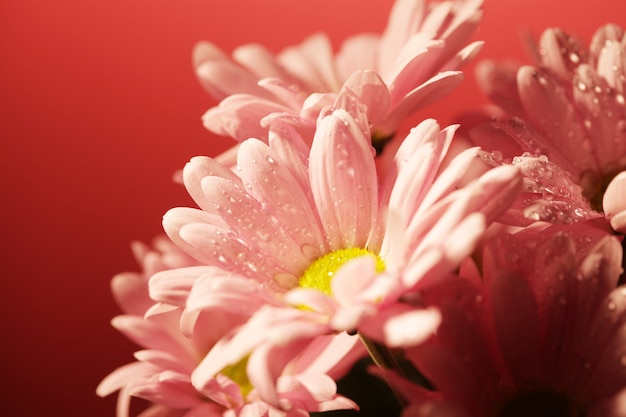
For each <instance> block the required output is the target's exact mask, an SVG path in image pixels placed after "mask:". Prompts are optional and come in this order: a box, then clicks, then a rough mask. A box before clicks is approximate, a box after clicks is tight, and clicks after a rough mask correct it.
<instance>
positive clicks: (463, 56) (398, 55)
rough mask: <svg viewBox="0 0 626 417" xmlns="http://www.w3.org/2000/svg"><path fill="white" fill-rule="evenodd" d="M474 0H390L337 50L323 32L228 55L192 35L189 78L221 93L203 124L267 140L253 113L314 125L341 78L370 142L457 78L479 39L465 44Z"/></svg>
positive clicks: (475, 16) (476, 8)
mask: <svg viewBox="0 0 626 417" xmlns="http://www.w3.org/2000/svg"><path fill="white" fill-rule="evenodd" d="M481 5H482V0H453V1H439V2H428V1H427V0H398V1H396V3H395V5H394V6H393V9H392V10H391V14H390V17H389V21H388V24H387V27H386V29H385V31H384V32H383V34H382V35H376V34H360V35H356V36H353V37H351V38H349V39H347V40H346V41H345V42H344V43H343V45H342V47H341V49H340V51H339V52H338V53H337V54H334V53H333V51H332V47H331V44H330V41H329V39H328V38H327V37H326V36H325V35H324V34H316V35H313V36H311V37H309V38H308V39H306V40H305V41H304V42H302V43H301V44H300V45H297V46H293V47H289V48H286V49H285V50H283V51H282V52H281V53H279V54H278V55H274V54H272V53H271V52H270V51H268V50H267V49H265V48H264V47H263V46H260V45H257V44H250V45H244V46H241V47H239V48H237V49H236V50H235V51H234V52H233V54H232V60H231V58H230V57H229V56H228V55H226V54H225V53H224V52H222V51H221V50H220V49H219V48H217V47H216V46H214V45H212V44H210V43H207V42H204V43H200V44H199V45H198V46H197V47H196V48H195V51H194V63H195V67H196V73H197V75H198V78H199V79H200V81H201V82H202V84H203V85H204V87H205V88H206V89H207V91H208V92H209V93H210V94H211V95H212V96H213V97H214V98H215V99H217V100H223V101H221V103H220V104H219V106H218V107H215V108H212V109H210V110H209V111H208V112H207V113H206V114H205V115H204V117H203V120H204V124H205V126H206V127H207V128H208V129H209V130H211V131H212V132H214V133H217V134H219V135H228V136H232V137H234V138H236V139H238V140H244V139H247V138H249V137H255V138H260V139H263V140H266V139H267V128H266V126H265V127H262V126H261V120H262V119H263V118H264V117H265V116H267V115H269V114H272V113H289V114H292V115H297V116H302V117H304V119H305V120H309V121H310V122H311V126H312V127H313V128H314V126H315V119H316V117H317V114H318V113H319V111H320V110H321V109H322V108H323V107H325V106H327V105H331V104H332V103H333V102H334V100H335V96H336V94H337V93H338V92H339V91H340V89H341V87H342V86H343V85H346V86H347V87H350V88H351V89H353V90H354V91H355V92H356V94H357V95H358V96H359V97H360V98H361V100H362V102H363V103H365V104H366V105H367V106H368V118H369V120H370V122H371V123H372V124H373V130H372V134H373V139H374V142H375V144H378V142H379V141H384V140H386V139H388V138H389V137H390V136H391V135H392V134H393V133H394V132H395V130H396V127H397V126H398V124H399V123H400V122H401V121H402V120H404V118H406V116H407V115H409V114H410V113H412V112H413V111H414V110H415V109H417V108H418V107H420V106H423V105H425V104H427V103H429V102H432V101H434V100H437V99H439V98H440V97H442V96H443V95H445V94H446V93H448V92H449V91H451V89H453V88H454V87H456V86H457V85H458V84H459V82H460V81H461V79H462V76H463V74H462V73H461V72H460V71H459V70H460V68H461V67H462V66H463V65H464V64H465V63H466V62H467V61H468V60H470V59H471V58H473V57H474V56H475V55H476V54H477V53H478V51H479V49H480V47H481V45H482V43H481V42H474V43H471V44H469V45H468V44H467V42H468V39H469V38H470V36H471V35H472V34H473V33H474V32H475V30H476V28H477V26H478V23H479V20H480V18H481V16H482V10H481ZM305 139H306V140H307V142H309V139H310V138H305Z"/></svg>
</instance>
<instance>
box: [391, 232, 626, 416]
mask: <svg viewBox="0 0 626 417" xmlns="http://www.w3.org/2000/svg"><path fill="white" fill-rule="evenodd" d="M621 261H622V248H621V245H620V241H619V239H618V238H617V237H615V236H612V235H610V234H608V233H607V232H605V231H604V230H601V229H598V228H596V227H595V226H594V225H593V224H592V223H590V222H578V223H574V224H572V225H568V226H564V225H550V226H549V227H546V226H545V225H542V226H540V227H538V225H535V226H534V227H529V228H525V229H523V230H521V231H520V232H518V233H515V234H502V235H498V236H496V237H494V238H492V239H491V240H490V241H488V243H487V244H486V245H485V250H484V254H483V262H482V264H481V270H480V271H479V269H478V268H477V266H476V265H475V264H474V263H473V261H471V260H469V259H468V260H467V261H466V262H465V263H464V265H463V266H462V267H461V270H460V277H458V276H454V277H451V279H450V280H449V281H447V282H445V283H444V284H443V285H441V286H438V287H434V288H431V289H429V290H427V291H425V293H424V299H425V300H426V302H428V303H432V305H436V306H438V307H439V308H440V310H441V314H442V324H441V326H440V327H439V329H438V330H437V333H436V335H434V336H433V337H432V338H431V339H429V340H428V341H426V342H425V343H423V344H421V345H419V346H416V347H414V348H411V349H410V350H409V351H408V352H407V356H408V357H409V358H410V359H411V360H412V361H413V363H414V364H415V365H416V366H417V368H418V369H419V370H420V371H421V372H422V373H423V374H424V375H425V376H426V377H427V378H428V380H429V381H430V382H431V383H432V384H433V385H434V386H435V387H436V389H437V391H436V392H434V393H433V392H430V393H428V392H425V391H424V390H420V389H419V388H417V387H410V386H408V385H404V388H403V389H404V391H405V392H407V393H409V392H411V393H412V395H413V398H414V399H415V400H416V401H415V402H416V403H421V402H423V401H426V402H428V401H431V402H432V401H434V402H435V403H438V404H440V406H441V407H443V409H448V408H449V409H450V410H452V409H455V410H456V411H454V412H452V411H450V414H446V415H451V416H476V417H478V416H512V415H528V416H531V415H555V416H557V415H558V416H561V415H562V416H565V415H567V416H582V415H586V416H605V415H617V414H612V412H609V411H610V410H608V409H607V407H609V408H612V409H613V410H617V408H616V406H617V405H618V404H617V403H616V402H615V401H616V399H617V398H620V397H617V396H618V395H622V397H621V398H623V394H620V392H621V391H622V390H623V389H624V387H625V386H626V347H625V346H626V339H625V338H626V332H625V329H626V287H623V286H620V287H616V286H617V283H618V280H619V277H620V274H621V273H622V272H623V271H622V267H621ZM420 397H421V398H420ZM444 405H445V406H444ZM424 409H425V410H426V409H428V407H426V408H424ZM621 409H622V412H623V407H622V408H621ZM548 410H549V412H548ZM407 415H411V416H425V415H427V414H425V413H424V412H420V407H417V406H416V407H414V408H413V409H412V411H411V412H410V413H409V412H407ZM619 415H624V414H619Z"/></svg>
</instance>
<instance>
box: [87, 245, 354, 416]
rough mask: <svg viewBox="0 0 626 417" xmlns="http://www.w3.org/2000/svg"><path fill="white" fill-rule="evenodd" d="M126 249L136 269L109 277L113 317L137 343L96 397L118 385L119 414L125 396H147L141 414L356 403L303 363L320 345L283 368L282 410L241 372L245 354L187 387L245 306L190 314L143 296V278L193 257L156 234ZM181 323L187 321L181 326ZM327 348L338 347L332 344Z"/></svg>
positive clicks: (296, 412) (298, 411)
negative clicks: (115, 308)
mask: <svg viewBox="0 0 626 417" xmlns="http://www.w3.org/2000/svg"><path fill="white" fill-rule="evenodd" d="M133 249H134V251H135V254H136V256H137V258H138V260H139V261H140V263H141V264H142V266H143V273H123V274H119V275H117V276H116V277H115V278H114V279H113V281H112V288H113V293H114V295H115V297H116V299H117V300H118V303H119V304H120V306H121V307H122V309H123V310H124V311H125V314H124V315H120V316H117V317H115V318H114V319H113V321H112V323H113V326H114V327H115V328H117V329H118V330H119V331H121V332H122V333H123V334H124V335H126V336H127V337H128V338H129V339H131V340H132V341H134V342H135V343H137V344H138V345H139V346H141V347H142V348H143V350H140V351H138V352H136V353H135V358H136V361H135V362H132V363H130V364H127V365H125V366H122V367H120V368H118V369H117V370H115V371H114V372H112V373H111V374H110V375H109V376H107V377H106V378H105V379H104V380H103V381H102V382H101V383H100V385H99V386H98V388H97V393H98V395H100V396H106V395H109V394H111V393H113V392H115V391H118V390H119V391H120V394H119V397H118V407H117V415H118V417H125V416H128V415H129V405H130V400H131V397H139V398H143V399H145V400H148V401H149V402H151V403H152V405H151V406H150V407H149V408H148V409H147V410H145V411H144V412H143V413H142V414H141V415H142V416H151V417H158V416H160V417H174V416H177V417H178V416H180V417H183V416H203V417H235V416H244V415H245V416H250V417H268V416H269V415H272V416H294V417H295V416H308V415H309V414H308V412H309V411H324V410H327V409H340V408H351V407H355V405H354V404H353V403H352V402H351V401H349V400H347V399H345V398H343V397H341V396H339V395H337V393H336V388H335V383H334V381H333V380H332V379H331V378H330V377H329V376H327V375H325V374H324V373H320V372H316V369H315V368H314V367H312V366H310V365H311V363H310V362H311V361H310V360H309V359H308V358H309V357H310V356H311V355H315V354H321V352H320V350H319V349H318V350H315V351H313V350H312V349H308V348H307V349H304V350H303V353H302V356H301V358H304V359H305V362H306V366H301V365H299V363H300V362H299V360H295V361H293V362H292V363H290V367H291V369H290V371H289V372H285V373H282V374H281V375H280V376H279V378H278V388H277V391H278V393H277V395H278V397H279V398H280V401H281V405H282V406H283V408H286V409H288V410H287V411H283V410H279V409H276V408H274V407H272V406H270V405H269V404H268V403H266V402H264V401H262V400H260V398H259V395H258V389H257V388H256V387H254V386H253V385H252V383H251V382H250V380H249V378H248V377H247V375H246V370H245V366H246V363H247V359H246V358H244V359H243V360H242V361H239V362H238V363H234V364H230V365H225V366H224V367H222V368H220V369H218V370H216V372H215V375H214V377H213V378H211V379H210V380H209V381H207V382H206V384H204V385H203V386H202V387H196V386H194V384H193V382H192V374H193V372H194V370H195V369H196V367H197V366H198V364H199V363H200V362H201V361H202V360H203V358H204V357H205V356H206V355H207V353H209V352H210V351H211V350H212V349H214V348H215V347H216V346H217V345H218V344H219V340H221V339H222V338H224V337H225V336H227V335H228V334H230V333H232V331H233V330H234V329H236V328H237V327H238V326H240V325H242V324H243V323H244V322H245V321H246V320H247V319H248V317H249V315H247V314H246V313H247V310H245V309H242V310H239V311H236V312H231V311H229V312H223V311H217V310H216V311H211V312H202V313H200V314H194V317H189V314H186V312H185V310H184V309H181V308H178V307H177V306H176V305H173V304H164V303H161V304H157V305H155V304H154V301H153V300H152V299H150V298H149V296H148V277H149V276H151V275H152V274H154V273H156V272H157V271H163V270H168V269H170V268H181V267H186V266H187V267H189V266H192V265H196V264H197V261H195V260H193V259H192V258H190V257H189V256H188V255H187V254H185V253H184V252H182V251H181V250H180V249H179V248H178V247H177V246H175V245H173V244H172V243H171V242H169V240H167V239H166V238H159V239H157V240H156V241H155V249H154V250H150V249H148V248H147V247H146V246H145V245H141V244H134V246H133ZM181 323H185V324H186V325H187V327H184V328H183V331H181V326H180V325H181ZM190 323H191V325H189V324H190ZM329 347H330V348H333V349H341V348H342V347H341V346H339V345H337V344H335V345H329Z"/></svg>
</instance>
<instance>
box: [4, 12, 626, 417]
mask: <svg viewBox="0 0 626 417" xmlns="http://www.w3.org/2000/svg"><path fill="white" fill-rule="evenodd" d="M374 3H375V7H374V6H371V5H372V4H374ZM391 3H392V1H391V0H384V1H376V2H374V1H371V2H369V3H367V6H366V5H365V4H366V2H364V1H362V0H315V1H308V0H300V1H293V2H287V1H284V0H265V1H259V0H232V1H228V2H226V1H224V2H215V1H214V2H212V1H210V0H185V1H174V0H127V1H122V0H113V1H99V2H97V1H89V0H87V1H86V0H60V1H50V0H3V1H2V2H1V3H0V103H1V106H2V108H1V111H0V140H1V141H2V142H1V143H2V149H1V150H0V160H1V165H0V170H1V171H0V174H1V175H0V186H1V191H2V194H1V195H2V197H1V198H2V200H1V204H0V214H1V215H2V217H1V219H2V224H3V226H2V229H1V233H2V235H1V240H0V242H1V243H0V245H1V246H0V260H1V261H2V262H1V263H0V265H2V273H1V281H0V286H1V287H0V297H1V302H0V309H1V310H0V326H1V327H0V331H1V333H2V336H1V339H0V382H1V383H2V389H1V391H0V415H2V416H11V417H12V416H40V415H45V416H64V417H74V416H76V417H78V416H92V417H97V416H113V415H114V409H115V404H114V403H115V398H114V397H115V396H111V397H110V398H106V399H100V398H98V397H96V395H95V393H94V391H95V387H96V385H97V384H98V382H99V381H100V379H101V378H102V377H104V376H105V375H106V374H107V373H109V372H110V371H112V370H113V369H114V368H116V367H117V366H119V365H122V364H124V363H126V362H129V361H131V360H132V356H131V355H132V352H133V351H134V350H135V346H133V345H132V344H131V343H130V342H128V341H127V340H125V339H124V338H123V337H122V336H121V335H119V334H118V333H117V332H116V331H114V330H113V329H112V328H111V327H110V325H109V321H110V319H111V318H112V317H113V316H114V315H115V314H117V313H118V312H119V310H118V308H117V307H116V305H115V304H114V302H113V299H112V297H111V295H110V292H109V280H110V278H111V276H113V275H114V274H115V273H117V272H120V271H123V270H136V269H137V266H136V265H135V263H134V260H133V258H132V256H131V254H130V251H129V246H128V245H129V242H130V241H131V240H133V239H139V240H143V241H149V240H150V239H151V238H152V237H153V236H154V235H156V234H157V233H159V232H160V231H161V228H160V218H161V216H162V214H163V213H164V212H165V211H166V210H167V209H168V208H170V207H173V206H177V205H187V204H189V200H188V198H187V196H186V194H185V193H184V191H183V190H182V189H181V188H180V187H179V186H177V185H174V184H172V183H171V181H170V178H171V175H172V173H173V172H174V171H175V170H176V169H178V168H180V167H182V165H183V164H184V163H185V162H186V161H187V160H188V159H189V158H190V157H191V156H193V155H197V154H206V155H215V154H216V153H218V152H219V151H220V150H223V149H225V148H226V147H227V146H229V145H230V144H231V142H230V140H229V139H221V138H216V137H213V136H211V135H210V134H209V133H208V132H206V131H205V130H204V128H203V127H202V125H201V122H200V116H201V115H202V113H203V112H204V111H205V110H206V109H207V108H208V107H209V106H211V105H213V104H214V103H212V102H211V100H210V99H209V97H208V96H207V95H206V94H205V93H204V91H203V90H202V88H201V87H200V85H199V83H198V82H197V81H196V79H195V76H194V74H193V71H192V68H191V57H190V56H191V49H192V47H193V45H194V43H195V42H197V41H199V40H203V39H206V40H211V41H212V42H214V43H216V44H217V45H219V46H221V47H222V48H223V49H224V50H226V51H229V52H230V51H231V50H232V49H233V48H234V47H235V46H237V45H239V44H242V43H246V42H251V41H257V42H261V43H263V44H266V45H268V46H269V47H270V48H271V49H273V50H274V51H278V50H279V49H280V48H281V47H283V46H287V45H289V44H292V43H296V42H299V41H301V40H302V39H303V38H304V37H305V36H306V35H308V34H309V33H311V32H313V31H320V30H321V31H326V32H327V33H329V34H330V35H331V36H332V38H333V40H334V42H335V45H336V46H337V45H338V44H339V42H340V41H341V40H342V39H344V38H345V37H347V36H349V35H350V34H353V33H355V32H358V31H380V30H381V29H382V28H383V27H384V25H385V22H386V13H387V10H388V9H389V6H390V5H391ZM625 20H626V0H596V1H593V2H590V1H589V0H569V1H555V0H552V1H550V0H486V3H485V17H484V20H483V23H482V26H481V28H480V30H479V33H478V34H477V36H476V39H483V40H486V41H487V45H486V46H485V48H484V49H483V51H482V52H481V54H480V56H479V57H480V58H486V57H490V58H508V57H518V58H524V57H525V53H524V48H523V46H522V43H521V37H520V34H521V33H522V32H523V31H524V30H530V31H532V32H533V33H535V34H539V33H540V32H541V31H542V30H543V29H545V28H546V27H548V26H560V27H563V28H565V29H567V30H569V31H570V32H572V33H575V34H577V35H578V36H579V37H580V38H581V39H582V40H584V41H585V42H588V40H589V38H590V36H591V34H592V33H593V32H594V31H595V29H596V28H597V27H598V26H599V25H600V24H602V23H605V22H608V21H614V22H615V23H619V24H621V25H622V26H624V25H626V21H625ZM470 70H471V68H470ZM482 102H484V100H483V99H482V98H481V97H480V96H479V94H478V92H477V90H476V88H475V87H474V85H473V77H472V76H471V75H468V77H467V78H466V81H465V83H464V85H463V86H462V87H461V88H460V89H459V90H458V91H457V92H456V93H455V94H454V95H452V96H450V97H448V98H446V99H445V100H444V101H443V102H442V103H441V104H438V105H436V106H433V107H431V108H429V109H426V110H424V111H422V112H420V115H419V117H420V118H424V117H427V116H436V117H438V118H439V119H440V120H441V121H442V122H444V123H450V122H452V121H454V115H455V114H457V113H458V112H459V111H461V110H462V109H468V108H471V106H473V105H475V104H476V103H482Z"/></svg>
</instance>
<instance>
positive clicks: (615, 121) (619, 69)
mask: <svg viewBox="0 0 626 417" xmlns="http://www.w3.org/2000/svg"><path fill="white" fill-rule="evenodd" d="M536 59H537V61H538V62H537V63H536V65H523V66H519V65H516V64H511V63H509V64H495V63H493V62H485V63H482V64H481V65H480V66H479V67H478V71H477V73H478V78H479V82H480V83H481V85H482V88H483V89H484V90H485V91H486V93H487V94H488V96H489V97H490V98H491V99H492V100H493V101H494V102H495V103H496V104H498V105H499V106H501V107H502V109H504V110H505V111H506V112H507V113H508V114H509V115H510V116H514V117H517V118H519V119H520V120H516V121H515V122H514V123H516V124H518V125H524V124H525V125H527V126H526V127H525V130H526V131H527V132H526V133H524V132H523V131H521V130H520V129H518V130H517V131H516V132H512V134H511V135H510V136H511V137H513V138H514V139H515V141H516V142H517V147H515V146H511V145H502V144H501V145H500V147H502V148H503V149H504V152H503V153H504V156H505V157H507V156H508V157H512V156H513V155H512V154H511V152H514V151H515V149H517V152H518V153H516V154H515V155H520V154H521V153H523V152H529V153H531V154H532V155H535V156H540V155H544V156H547V157H548V158H549V159H550V161H553V162H556V163H557V164H558V165H560V166H561V167H563V169H565V170H566V171H568V172H569V173H570V174H571V176H572V178H573V180H574V182H575V183H576V184H578V185H579V186H580V187H581V190H582V195H583V196H584V198H585V199H586V200H587V201H588V206H590V207H591V208H592V209H594V210H595V211H596V212H603V213H604V215H605V216H606V217H607V219H608V220H609V221H610V222H611V225H612V226H613V228H614V229H615V230H618V231H622V232H624V231H626V199H625V197H624V195H625V193H624V190H625V187H626V173H625V172H624V171H625V170H626V100H625V98H624V97H625V94H626V91H625V90H626V36H625V34H624V30H623V29H622V28H621V27H619V26H617V25H615V24H607V25H604V26H602V27H601V28H599V29H598V30H597V31H596V33H595V35H594V36H593V39H592V41H591V44H590V46H589V47H588V48H586V47H585V46H584V45H582V44H581V43H580V42H579V41H577V40H576V39H574V38H573V37H572V36H570V35H568V34H567V33H565V32H564V31H562V30H560V29H549V30H546V31H545V32H544V33H543V35H542V36H541V39H540V41H539V44H538V46H537V48H536ZM500 128H501V129H504V130H507V129H508V127H507V126H504V127H502V126H500ZM528 131H532V134H528ZM481 140H484V138H482V139H481ZM509 140H510V139H509ZM478 142H479V143H481V145H482V144H483V142H481V141H480V140H479V141H478ZM495 146H496V147H494V148H490V150H492V149H498V145H495Z"/></svg>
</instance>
